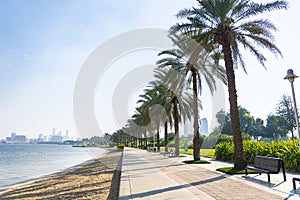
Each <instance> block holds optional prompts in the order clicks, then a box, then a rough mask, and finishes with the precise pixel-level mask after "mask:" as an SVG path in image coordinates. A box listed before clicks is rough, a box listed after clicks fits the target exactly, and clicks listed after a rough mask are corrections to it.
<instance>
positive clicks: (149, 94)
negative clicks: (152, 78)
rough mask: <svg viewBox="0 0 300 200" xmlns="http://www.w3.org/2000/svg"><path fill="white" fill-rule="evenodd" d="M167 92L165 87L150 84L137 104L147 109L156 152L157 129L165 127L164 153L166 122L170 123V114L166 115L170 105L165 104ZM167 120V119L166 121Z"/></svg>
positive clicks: (158, 136) (158, 140)
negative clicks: (155, 138) (154, 137)
mask: <svg viewBox="0 0 300 200" xmlns="http://www.w3.org/2000/svg"><path fill="white" fill-rule="evenodd" d="M167 92H168V91H167V88H166V87H164V86H162V85H156V84H155V82H150V83H149V85H148V87H147V88H146V89H145V90H144V93H143V94H142V95H140V96H139V97H140V99H139V101H138V102H137V103H142V106H143V107H145V108H146V109H147V111H148V115H149V117H150V121H151V123H153V125H154V128H155V129H156V137H157V140H156V142H157V149H158V151H160V134H159V129H160V127H161V125H162V124H164V126H165V134H164V137H165V151H168V147H167V143H166V139H167V138H168V132H167V131H168V130H167V121H170V120H169V119H170V114H168V113H169V112H170V105H169V104H168V102H167ZM167 114H168V116H167ZM158 116H159V117H158ZM167 118H169V119H168V120H167Z"/></svg>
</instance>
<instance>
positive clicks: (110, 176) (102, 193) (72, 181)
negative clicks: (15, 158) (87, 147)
mask: <svg viewBox="0 0 300 200" xmlns="http://www.w3.org/2000/svg"><path fill="white" fill-rule="evenodd" d="M108 150H109V151H108V153H106V154H104V155H102V156H101V157H99V158H97V159H93V160H89V161H86V162H84V163H82V164H80V165H76V166H74V167H71V168H68V169H66V170H64V171H61V172H58V173H55V174H51V175H48V176H45V177H41V178H38V179H35V180H31V181H27V182H23V183H19V184H14V185H11V186H8V187H5V188H0V199H28V200H29V199H30V200H35V199H97V200H98V199H99V200H101V199H118V196H119V186H120V174H121V165H122V152H121V151H118V150H116V149H113V148H112V149H108ZM37 167H38V166H37Z"/></svg>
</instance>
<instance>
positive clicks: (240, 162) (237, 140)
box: [223, 42, 247, 169]
mask: <svg viewBox="0 0 300 200" xmlns="http://www.w3.org/2000/svg"><path fill="white" fill-rule="evenodd" d="M223 53H224V59H225V66H226V75H227V80H228V92H229V103H230V118H231V124H232V132H233V142H234V168H236V169H244V168H245V167H246V165H247V161H246V158H245V154H244V148H243V141H242V133H241V127H240V117H239V111H238V104H237V91H236V87H235V74H234V69H233V62H232V54H231V48H230V44H229V42H225V44H224V45H223Z"/></svg>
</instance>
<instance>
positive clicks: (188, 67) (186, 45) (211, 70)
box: [157, 33, 226, 160]
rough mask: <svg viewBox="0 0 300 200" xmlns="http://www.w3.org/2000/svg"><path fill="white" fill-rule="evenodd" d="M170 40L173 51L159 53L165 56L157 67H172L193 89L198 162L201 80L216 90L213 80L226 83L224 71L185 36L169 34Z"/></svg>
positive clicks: (195, 153) (212, 89)
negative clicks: (218, 79)
mask: <svg viewBox="0 0 300 200" xmlns="http://www.w3.org/2000/svg"><path fill="white" fill-rule="evenodd" d="M170 39H171V40H172V42H173V43H174V44H175V46H176V48H175V49H170V50H165V51H162V52H160V53H159V54H158V55H159V56H167V57H164V58H162V59H160V60H159V61H157V64H158V66H159V67H161V68H162V67H170V66H171V67H172V68H173V69H175V70H177V71H179V72H180V73H183V74H184V75H185V76H186V77H187V81H188V82H189V83H192V88H193V121H194V122H193V124H194V125H193V126H194V139H193V148H194V153H193V155H194V160H200V134H199V105H198V92H200V93H201V91H202V79H204V80H205V81H206V83H207V85H208V87H209V89H210V91H211V93H213V91H214V90H215V89H216V86H215V79H214V77H215V76H217V77H218V78H221V79H222V81H223V82H226V80H225V77H224V76H225V75H224V70H222V68H221V67H220V66H219V65H218V64H217V65H215V63H212V62H210V60H212V59H211V57H210V55H209V54H208V53H207V51H206V50H205V49H203V48H200V45H199V44H198V43H197V42H196V41H195V40H194V39H193V38H192V37H187V36H186V35H182V34H181V35H177V34H175V33H174V34H171V35H170ZM214 75H215V76H214Z"/></svg>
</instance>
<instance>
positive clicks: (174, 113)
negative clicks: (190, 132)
mask: <svg viewBox="0 0 300 200" xmlns="http://www.w3.org/2000/svg"><path fill="white" fill-rule="evenodd" d="M154 77H155V78H156V80H155V81H152V82H151V83H150V84H151V85H152V87H153V88H154V89H155V88H160V89H159V90H161V91H163V92H162V93H158V94H160V96H159V98H160V99H163V100H162V101H163V102H164V104H163V105H162V106H164V108H165V111H166V116H168V118H171V117H172V118H173V120H169V122H170V124H171V125H172V124H173V125H174V132H175V155H176V156H179V123H181V122H182V121H183V120H186V119H190V118H191V111H190V108H191V105H192V96H191V94H190V93H189V90H187V87H186V84H185V80H184V77H182V76H181V75H180V74H179V73H178V72H175V71H174V70H172V69H166V68H165V69H155V70H154ZM165 128H166V127H165ZM165 140H168V138H167V135H166V136H165Z"/></svg>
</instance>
